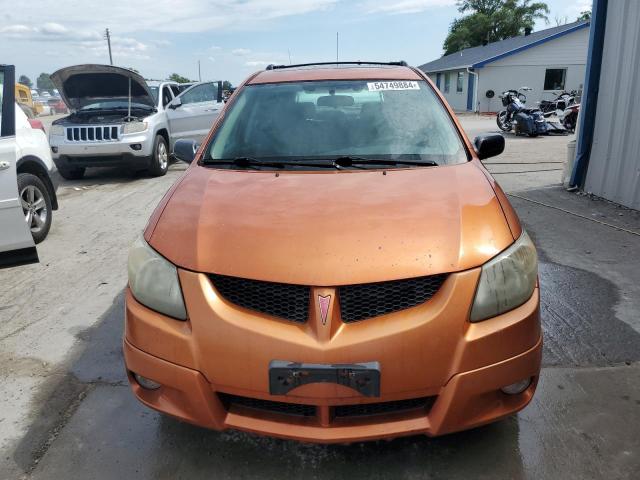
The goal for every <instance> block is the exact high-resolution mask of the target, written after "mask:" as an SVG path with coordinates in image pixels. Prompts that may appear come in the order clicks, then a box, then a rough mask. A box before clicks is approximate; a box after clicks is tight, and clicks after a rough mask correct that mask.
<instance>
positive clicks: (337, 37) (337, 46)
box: [336, 32, 340, 63]
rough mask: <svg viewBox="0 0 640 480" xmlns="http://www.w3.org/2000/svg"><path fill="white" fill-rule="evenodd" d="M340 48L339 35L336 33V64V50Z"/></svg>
mask: <svg viewBox="0 0 640 480" xmlns="http://www.w3.org/2000/svg"><path fill="white" fill-rule="evenodd" d="M339 47H340V33H339V32H336V63H338V50H339Z"/></svg>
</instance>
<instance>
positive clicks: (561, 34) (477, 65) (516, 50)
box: [473, 22, 591, 68]
mask: <svg viewBox="0 0 640 480" xmlns="http://www.w3.org/2000/svg"><path fill="white" fill-rule="evenodd" d="M590 23H591V22H585V23H581V24H579V25H576V26H575V27H572V28H568V29H567V30H564V31H563V32H559V33H556V34H554V35H549V36H548V37H544V38H541V39H540V40H536V41H535V42H531V43H528V44H527V45H523V46H521V47H518V48H514V49H513V50H510V51H508V52H505V53H501V54H500V55H496V56H495V57H491V58H488V59H486V60H483V61H482V62H478V63H475V64H473V68H482V67H484V66H485V65H487V64H488V63H492V62H495V61H498V60H501V59H503V58H505V57H508V56H510V55H515V54H516V53H520V52H522V51H524V50H528V49H530V48H533V47H537V46H538V45H541V44H543V43H546V42H548V41H550V40H555V39H556V38H560V37H564V36H565V35H568V34H570V33H573V32H577V31H578V30H582V29H583V28H589V25H590Z"/></svg>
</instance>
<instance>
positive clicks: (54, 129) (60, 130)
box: [50, 125, 64, 137]
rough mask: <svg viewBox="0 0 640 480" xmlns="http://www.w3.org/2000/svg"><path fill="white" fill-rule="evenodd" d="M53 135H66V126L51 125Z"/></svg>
mask: <svg viewBox="0 0 640 480" xmlns="http://www.w3.org/2000/svg"><path fill="white" fill-rule="evenodd" d="M50 133H51V135H53V136H55V137H61V136H63V135H64V127H63V126H62V125H51V130H50Z"/></svg>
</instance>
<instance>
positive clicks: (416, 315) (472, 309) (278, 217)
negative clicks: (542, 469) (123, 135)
mask: <svg viewBox="0 0 640 480" xmlns="http://www.w3.org/2000/svg"><path fill="white" fill-rule="evenodd" d="M192 88H194V89H195V88H197V86H194V87H192ZM188 92H189V91H187V92H185V94H183V95H186V93H188ZM178 98H180V97H178ZM183 106H184V105H183ZM180 108H182V107H180ZM222 115H223V118H222V120H221V121H220V122H217V123H216V124H215V126H214V127H213V130H212V131H211V133H210V135H209V136H208V137H207V138H208V140H207V141H206V144H204V145H203V146H202V148H200V149H198V150H197V153H194V152H196V149H195V148H194V147H195V146H196V145H197V142H195V141H189V140H178V141H177V142H176V145H175V154H176V156H177V157H178V158H180V159H182V160H184V161H186V162H189V163H191V165H190V167H189V168H188V170H187V171H186V173H185V175H184V176H183V177H182V179H181V181H180V182H179V183H177V184H176V185H175V188H173V189H172V190H170V192H169V193H168V194H167V195H166V196H165V197H164V199H163V200H162V202H161V204H160V205H159V206H158V207H157V208H156V211H155V212H154V213H153V215H152V217H151V219H150V221H149V223H148V226H147V228H146V231H145V232H144V235H143V236H141V237H140V238H139V239H138V240H137V241H136V242H135V243H134V245H133V247H132V249H131V252H130V255H129V270H128V272H129V284H128V287H127V289H126V294H125V299H126V300H125V302H126V314H125V333H124V342H123V346H124V348H123V350H124V357H125V363H126V366H127V371H128V378H129V381H130V384H131V388H132V390H133V392H134V394H135V395H136V396H137V397H138V398H139V399H140V400H141V401H142V402H143V403H144V404H145V405H147V406H149V407H152V408H155V409H157V410H159V411H161V412H165V413H167V414H169V415H171V416H173V417H177V418H179V419H181V420H184V421H186V422H189V423H194V424H197V425H201V426H205V427H208V428H213V429H217V430H224V429H240V430H246V431H250V432H253V433H262V434H265V435H273V436H277V437H284V438H292V439H297V440H302V441H307V442H309V441H310V442H323V443H328V442H339V443H347V442H357V441H363V440H372V439H378V438H392V437H397V436H401V435H415V434H426V435H442V434H446V433H451V432H455V431H459V430H464V429H468V428H473V427H476V426H479V425H482V424H486V423H489V422H492V421H496V420H499V419H501V418H504V417H505V416H508V415H511V414H514V413H515V412H517V411H519V410H521V409H522V408H524V407H525V406H526V405H527V404H528V403H529V402H530V401H531V399H532V397H533V394H534V391H535V389H536V385H537V381H538V378H539V373H540V362H541V357H542V330H541V326H540V313H539V312H540V296H539V289H538V282H537V257H536V250H535V247H534V245H533V243H532V241H531V239H530V238H529V236H528V235H527V233H526V231H525V230H524V228H523V227H522V226H521V224H520V221H519V220H518V217H517V215H516V213H515V211H514V210H513V208H512V206H511V205H510V203H509V200H508V198H507V196H506V195H505V194H504V192H503V191H502V190H501V189H500V187H499V186H498V184H497V183H496V182H495V180H494V179H493V178H492V177H491V175H490V174H489V172H488V171H487V170H486V169H485V168H484V166H483V165H482V163H481V160H483V159H486V158H490V157H493V156H495V155H499V154H500V153H501V152H502V151H503V149H504V144H505V143H504V137H502V135H500V134H486V135H480V136H478V137H476V139H475V140H474V141H473V142H472V141H470V140H469V139H468V138H467V136H466V134H465V132H464V130H463V129H462V127H461V125H460V123H459V122H458V121H457V119H456V117H455V115H454V114H453V111H452V110H451V109H450V108H448V106H447V105H446V101H445V100H444V98H443V96H442V94H441V93H440V92H439V91H438V90H437V89H436V88H435V86H434V85H433V84H432V83H431V82H430V81H429V80H428V78H427V77H426V76H425V74H424V73H423V72H421V71H420V70H418V69H414V68H410V67H408V66H407V65H406V63H404V62H396V63H393V64H364V63H363V62H358V63H357V64H352V65H340V66H336V65H335V64H320V65H316V66H313V65H300V66H286V67H285V66H281V67H274V66H271V67H270V68H268V69H267V70H266V71H263V72H259V73H257V74H256V75H253V76H251V77H250V78H249V79H248V80H247V82H246V83H245V84H243V85H242V86H240V87H239V88H238V90H237V91H236V92H235V93H234V94H233V95H232V97H231V98H230V100H229V102H228V103H227V104H226V107H225V111H224V113H223V114H222ZM516 440H517V439H516Z"/></svg>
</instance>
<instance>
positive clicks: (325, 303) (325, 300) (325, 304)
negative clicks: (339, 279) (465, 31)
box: [318, 295, 331, 325]
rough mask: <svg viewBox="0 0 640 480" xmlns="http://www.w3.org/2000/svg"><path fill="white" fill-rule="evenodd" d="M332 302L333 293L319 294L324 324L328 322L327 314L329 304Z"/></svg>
mask: <svg viewBox="0 0 640 480" xmlns="http://www.w3.org/2000/svg"><path fill="white" fill-rule="evenodd" d="M330 303H331V295H326V296H323V295H318V304H319V305H320V319H321V320H322V325H326V324H327V316H328V315H329V304H330Z"/></svg>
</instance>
